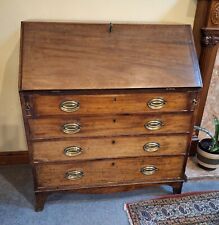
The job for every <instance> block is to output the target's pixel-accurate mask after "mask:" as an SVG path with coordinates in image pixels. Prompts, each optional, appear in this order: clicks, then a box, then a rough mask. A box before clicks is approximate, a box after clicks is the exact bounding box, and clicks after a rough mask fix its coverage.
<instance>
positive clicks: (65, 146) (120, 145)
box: [32, 134, 188, 162]
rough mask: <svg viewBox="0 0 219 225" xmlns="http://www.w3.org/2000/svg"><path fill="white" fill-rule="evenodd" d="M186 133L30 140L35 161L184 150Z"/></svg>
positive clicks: (86, 158) (147, 154) (157, 153)
mask: <svg viewBox="0 0 219 225" xmlns="http://www.w3.org/2000/svg"><path fill="white" fill-rule="evenodd" d="M187 142H188V135H186V134H185V135H171V136H170V135H169V136H164V135H161V136H154V135H151V136H149V135H147V136H140V137H114V138H73V139H71V140H60V141H43V142H33V143H32V146H33V159H34V161H35V162H51V161H60V160H65V161H66V160H67V161H72V160H88V159H101V158H118V157H138V156H156V155H177V154H185V153H186V149H187Z"/></svg>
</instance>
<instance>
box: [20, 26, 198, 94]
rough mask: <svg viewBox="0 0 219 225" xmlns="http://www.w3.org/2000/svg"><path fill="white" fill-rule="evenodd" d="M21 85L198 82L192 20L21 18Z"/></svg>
mask: <svg viewBox="0 0 219 225" xmlns="http://www.w3.org/2000/svg"><path fill="white" fill-rule="evenodd" d="M21 32H22V33H21V35H22V36H21V63H20V90H68V89H70V90H72V89H73V90H78V89H82V90H83V89H134V88H137V89H139V88H171V87H176V88H178V87H179V88H180V87H200V86H201V85H202V83H201V79H200V72H199V67H198V61H197V58H196V54H195V49H194V45H193V38H192V33H191V28H190V26H189V25H140V24H138V25H134V24H113V25H112V29H111V32H110V25H109V24H82V23H55V22H52V23H51V22H22V30H21Z"/></svg>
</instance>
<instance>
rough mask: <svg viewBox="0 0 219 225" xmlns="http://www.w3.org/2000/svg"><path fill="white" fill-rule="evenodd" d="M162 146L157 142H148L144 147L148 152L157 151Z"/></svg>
mask: <svg viewBox="0 0 219 225" xmlns="http://www.w3.org/2000/svg"><path fill="white" fill-rule="evenodd" d="M159 148H160V144H159V143H157V142H148V143H146V144H145V145H144V147H143V149H144V151H146V152H156V151H158V150H159Z"/></svg>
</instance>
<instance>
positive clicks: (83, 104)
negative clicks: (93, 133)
mask: <svg viewBox="0 0 219 225" xmlns="http://www.w3.org/2000/svg"><path fill="white" fill-rule="evenodd" d="M156 98H161V99H163V100H164V101H165V104H164V106H163V107H162V108H161V109H151V108H150V107H149V106H148V103H149V102H150V101H151V100H152V99H156ZM31 99H32V105H33V106H34V107H33V111H34V115H35V116H36V117H40V116H48V115H49V116H65V115H70V116H71V115H88V114H119V113H136V112H137V113H145V112H179V111H186V110H190V109H191V106H192V100H193V99H191V98H190V93H189V92H174V93H173V92H155V93H139V94H138V93H135V92H133V93H132V94H111V95H110V94H99V95H97V94H91V95H86V94H85V95H71V94H62V93H61V94H59V95H57V94H56V95H55V94H52V93H50V94H42V93H41V94H33V95H32V96H31ZM65 101H76V102H78V103H79V104H80V108H79V109H78V110H77V111H75V112H64V111H62V110H61V109H60V105H61V103H63V102H65Z"/></svg>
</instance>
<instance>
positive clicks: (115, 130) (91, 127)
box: [29, 113, 192, 139]
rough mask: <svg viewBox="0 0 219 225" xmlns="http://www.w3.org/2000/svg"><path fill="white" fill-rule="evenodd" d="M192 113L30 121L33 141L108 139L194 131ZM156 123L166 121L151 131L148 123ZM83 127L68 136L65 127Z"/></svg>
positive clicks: (99, 116)
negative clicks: (82, 138)
mask: <svg viewBox="0 0 219 225" xmlns="http://www.w3.org/2000/svg"><path fill="white" fill-rule="evenodd" d="M191 119H192V114H191V113H178V114H159V115H153V114H152V115H115V116H101V115H98V116H95V117H89V116H87V117H72V118H69V117H67V118H64V117H62V118H42V119H29V126H30V136H31V138H32V139H50V138H68V137H97V136H99V137H104V136H118V135H139V134H159V133H162V134H165V133H186V132H190V123H191ZM152 120H159V121H162V123H163V124H164V125H163V126H162V127H161V128H160V129H159V130H148V129H146V128H145V126H144V125H145V124H146V123H148V122H149V121H152ZM72 123H75V124H80V126H81V129H80V131H79V132H78V133H74V134H66V133H64V132H63V125H64V124H72Z"/></svg>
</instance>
